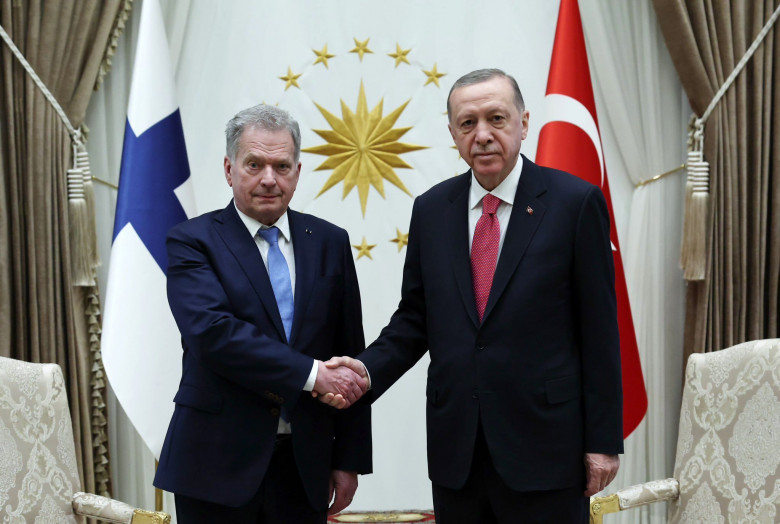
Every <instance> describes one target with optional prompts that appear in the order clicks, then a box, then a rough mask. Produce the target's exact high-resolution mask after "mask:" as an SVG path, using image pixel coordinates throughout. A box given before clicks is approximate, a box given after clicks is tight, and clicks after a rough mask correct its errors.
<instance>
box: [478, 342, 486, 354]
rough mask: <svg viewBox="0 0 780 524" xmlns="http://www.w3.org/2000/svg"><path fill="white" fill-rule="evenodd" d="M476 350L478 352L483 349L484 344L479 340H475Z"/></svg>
mask: <svg viewBox="0 0 780 524" xmlns="http://www.w3.org/2000/svg"><path fill="white" fill-rule="evenodd" d="M477 349H478V350H480V351H482V350H483V349H485V343H484V342H483V341H481V340H477Z"/></svg>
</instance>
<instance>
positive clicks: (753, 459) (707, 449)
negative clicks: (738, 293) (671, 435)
mask: <svg viewBox="0 0 780 524" xmlns="http://www.w3.org/2000/svg"><path fill="white" fill-rule="evenodd" d="M778 466H780V339H772V340H756V341H752V342H745V343H743V344H739V345H737V346H733V347H730V348H727V349H724V350H722V351H716V352H713V353H705V354H693V355H691V357H690V358H689V359H688V365H687V367H686V370H685V385H684V387H683V395H682V407H681V409H680V428H679V432H678V436H677V454H676V458H675V464H674V477H673V478H669V479H665V480H656V481H652V482H646V483H644V484H639V485H636V486H631V487H629V488H625V489H621V490H619V491H617V493H614V494H612V495H609V496H606V497H591V500H590V522H591V524H601V523H602V519H603V516H604V515H605V514H607V513H615V512H618V511H624V510H627V509H630V508H634V507H638V506H642V505H644V504H650V503H653V502H659V501H664V500H668V501H669V510H668V522H670V523H688V522H696V523H698V522H707V523H713V524H717V523H726V522H758V523H773V522H778V509H780V471H779V470H778Z"/></svg>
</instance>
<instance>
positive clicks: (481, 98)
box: [450, 77, 515, 113]
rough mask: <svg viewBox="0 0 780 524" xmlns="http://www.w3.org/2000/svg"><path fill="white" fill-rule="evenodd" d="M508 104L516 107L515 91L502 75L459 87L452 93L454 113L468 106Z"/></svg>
mask: <svg viewBox="0 0 780 524" xmlns="http://www.w3.org/2000/svg"><path fill="white" fill-rule="evenodd" d="M507 105H510V106H512V107H515V102H514V92H513V90H512V86H511V85H510V84H509V81H508V80H506V79H505V78H502V77H497V78H491V79H490V80H486V81H484V82H479V83H477V84H470V85H467V86H463V87H459V88H457V89H454V90H453V91H452V94H451V95H450V108H451V111H452V112H453V113H457V112H459V111H463V110H464V109H468V108H470V109H476V108H491V107H495V108H499V107H505V106H507Z"/></svg>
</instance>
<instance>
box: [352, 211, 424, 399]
mask: <svg viewBox="0 0 780 524" xmlns="http://www.w3.org/2000/svg"><path fill="white" fill-rule="evenodd" d="M420 214H421V211H420V198H417V199H416V200H415V202H414V206H413V208H412V218H411V222H410V224H409V243H408V244H407V246H406V260H405V262H404V271H403V283H402V285H401V302H400V303H399V304H398V308H397V309H396V311H395V313H393V316H392V317H391V318H390V322H389V323H388V324H387V326H385V328H384V329H382V332H381V333H380V334H379V337H378V338H377V339H376V341H374V343H372V344H371V345H370V346H369V347H368V349H366V351H364V352H363V353H362V354H361V355H359V356H358V358H359V359H360V360H361V361H362V362H363V363H364V364H365V366H366V369H368V372H369V374H370V375H371V392H370V393H371V397H370V398H371V399H372V400H376V399H377V398H379V397H380V396H381V395H382V394H383V393H384V392H385V391H387V389H388V388H389V387H390V386H392V385H393V384H394V383H395V382H396V381H397V380H398V379H399V378H401V376H403V374H404V373H406V372H407V371H408V370H409V369H411V368H412V366H414V365H415V364H416V363H417V361H418V360H420V358H422V356H423V355H424V354H425V352H426V351H427V350H428V334H427V330H426V309H425V290H424V287H423V277H422V263H421V259H420V257H421V252H420V242H421V239H420V234H421V225H422V224H421V222H422V218H421V217H420Z"/></svg>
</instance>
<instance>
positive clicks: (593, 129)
mask: <svg viewBox="0 0 780 524" xmlns="http://www.w3.org/2000/svg"><path fill="white" fill-rule="evenodd" d="M550 122H566V123H567V124H572V125H574V126H576V127H578V128H580V129H582V131H583V132H584V133H585V134H586V135H588V138H590V140H591V142H593V147H594V148H595V149H596V154H597V155H598V157H599V173H600V174H601V181H600V184H599V187H604V175H605V170H604V153H603V151H602V149H601V137H600V136H599V128H598V126H597V125H596V120H595V119H594V118H593V115H592V114H591V113H590V111H588V108H587V107H585V106H584V105H583V104H582V102H580V101H579V100H577V99H575V98H572V97H570V96H566V95H561V94H558V93H550V94H549V95H547V96H545V97H544V119H543V120H542V125H541V127H540V128H539V130H540V132H541V129H542V128H543V127H544V126H545V125H547V124H549V123H550ZM610 244H612V251H617V247H615V244H614V243H612V242H610Z"/></svg>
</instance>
